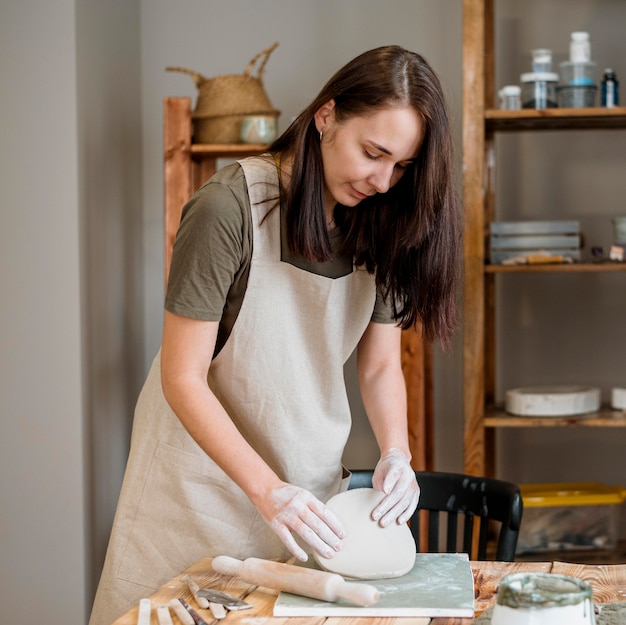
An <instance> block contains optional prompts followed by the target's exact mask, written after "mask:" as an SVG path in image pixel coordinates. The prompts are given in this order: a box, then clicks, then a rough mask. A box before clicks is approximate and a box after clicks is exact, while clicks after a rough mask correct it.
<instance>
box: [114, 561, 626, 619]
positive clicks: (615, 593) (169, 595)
mask: <svg viewBox="0 0 626 625" xmlns="http://www.w3.org/2000/svg"><path fill="white" fill-rule="evenodd" d="M471 569H472V574H473V577H474V594H475V604H474V607H475V614H476V616H479V615H480V614H482V613H483V612H484V611H485V610H487V609H488V608H490V607H491V606H493V605H494V603H495V596H496V591H497V588H498V584H499V582H500V580H501V579H502V578H503V577H505V576H506V575H508V574H509V573H517V572H525V571H528V572H531V571H534V572H544V573H559V574H562V575H570V576H572V577H578V578H580V579H584V580H586V581H588V582H589V583H590V584H591V586H592V588H593V598H594V602H595V603H598V604H601V603H614V602H623V601H626V564H613V565H584V564H570V563H566V562H492V561H489V562H472V563H471ZM185 573H189V574H191V575H192V576H193V577H194V579H195V580H196V581H197V582H198V583H199V584H200V586H205V587H208V588H215V589H217V590H223V591H225V592H228V593H230V594H232V595H235V596H237V597H240V598H242V599H245V600H246V602H248V603H250V604H252V608H251V609H248V610H242V611H235V612H229V613H228V616H227V617H226V619H224V621H223V622H224V625H469V624H470V623H472V621H473V619H471V618H443V617H438V618H432V619H431V618H423V617H398V618H391V617H386V618H381V617H274V616H273V606H274V602H275V600H276V597H277V595H278V593H277V591H275V590H269V589H267V588H263V587H260V586H254V585H251V584H248V583H246V582H243V581H242V580H241V579H239V578H237V577H223V576H221V575H217V574H216V573H215V572H214V571H213V570H212V568H211V558H203V559H201V560H198V561H197V562H196V563H194V564H193V565H192V566H190V567H189V568H188V569H186V570H185V571H181V574H180V575H178V576H176V577H175V578H173V579H172V580H170V581H169V582H167V583H166V584H164V585H163V586H162V587H161V588H160V589H159V590H157V591H156V592H155V593H154V594H153V595H151V597H150V598H151V599H152V603H153V605H158V604H167V603H169V601H170V600H171V599H175V598H179V597H182V598H183V599H186V600H187V601H188V602H189V603H190V604H191V605H192V606H193V607H197V605H196V604H195V602H194V600H193V597H192V596H191V593H190V591H189V589H188V587H187V584H185V583H184V582H183V581H181V577H182V576H183V575H184V574H185ZM197 611H198V613H199V614H200V615H201V616H202V617H203V618H204V620H205V621H206V622H207V623H208V624H209V625H212V624H214V623H217V621H215V619H213V618H212V616H211V612H210V611H209V610H201V609H198V610H197ZM154 612H155V611H154V610H153V614H152V620H151V625H157V616H156V614H155V613H154ZM137 616H138V606H135V607H134V608H133V609H131V610H129V611H128V612H127V613H126V614H124V615H123V616H122V617H120V618H119V619H117V620H116V621H115V623H113V625H136V623H137ZM172 620H173V621H174V623H175V625H178V621H177V617H176V616H175V615H173V616H172Z"/></svg>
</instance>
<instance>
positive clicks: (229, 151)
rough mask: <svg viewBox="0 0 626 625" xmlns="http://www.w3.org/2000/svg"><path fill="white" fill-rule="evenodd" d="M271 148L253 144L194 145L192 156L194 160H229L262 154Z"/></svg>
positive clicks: (192, 146) (192, 145)
mask: <svg viewBox="0 0 626 625" xmlns="http://www.w3.org/2000/svg"><path fill="white" fill-rule="evenodd" d="M268 147H269V146H268V145H261V144H251V143H212V144H205V143H192V144H191V154H192V155H193V157H194V158H196V157H198V158H201V157H202V158H207V157H211V158H228V157H236V156H249V155H251V154H261V153H262V152H265V151H266V150H267V148H268Z"/></svg>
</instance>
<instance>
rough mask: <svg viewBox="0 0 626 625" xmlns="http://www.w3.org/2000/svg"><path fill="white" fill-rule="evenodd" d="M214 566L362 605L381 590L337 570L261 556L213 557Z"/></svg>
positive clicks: (248, 578)
mask: <svg viewBox="0 0 626 625" xmlns="http://www.w3.org/2000/svg"><path fill="white" fill-rule="evenodd" d="M213 570H214V571H216V572H217V573H222V574H223V575H238V576H239V577H241V579H243V580H244V581H246V582H248V583H250V584H257V585H259V586H265V587H266V588H273V589H274V590H282V591H284V592H289V593H292V594H296V595H303V596H305V597H312V598H314V599H321V600H322V601H331V602H335V601H339V599H346V600H347V601H351V602H352V603H356V604H357V605H361V606H369V605H373V604H375V603H376V602H377V601H378V599H379V598H380V594H379V592H378V590H377V589H376V587H375V586H371V585H369V584H361V583H355V582H346V580H345V579H344V578H343V577H341V575H337V574H336V573H327V572H325V571H317V570H314V569H307V568H304V567H300V566H294V565H292V564H283V563H282V562H272V561H270V560H262V559H260V558H247V559H246V560H237V559H236V558H231V557H229V556H217V557H216V558H213Z"/></svg>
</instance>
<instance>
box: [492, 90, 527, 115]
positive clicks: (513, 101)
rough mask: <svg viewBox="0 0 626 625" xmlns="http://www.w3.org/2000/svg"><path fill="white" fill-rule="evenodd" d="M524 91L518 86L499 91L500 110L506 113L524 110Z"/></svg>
mask: <svg viewBox="0 0 626 625" xmlns="http://www.w3.org/2000/svg"><path fill="white" fill-rule="evenodd" d="M521 94H522V90H521V89H520V88H519V87H518V86H517V85H506V86H504V87H502V89H500V91H498V96H499V108H500V109H502V110H504V111H516V110H518V109H520V108H522V99H521Z"/></svg>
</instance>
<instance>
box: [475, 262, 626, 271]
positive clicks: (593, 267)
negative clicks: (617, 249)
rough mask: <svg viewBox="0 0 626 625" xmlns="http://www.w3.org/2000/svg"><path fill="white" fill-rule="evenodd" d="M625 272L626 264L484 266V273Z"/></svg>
mask: <svg viewBox="0 0 626 625" xmlns="http://www.w3.org/2000/svg"><path fill="white" fill-rule="evenodd" d="M606 272H626V262H623V263H619V262H603V263H563V264H561V265H559V264H545V265H485V273H606Z"/></svg>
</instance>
